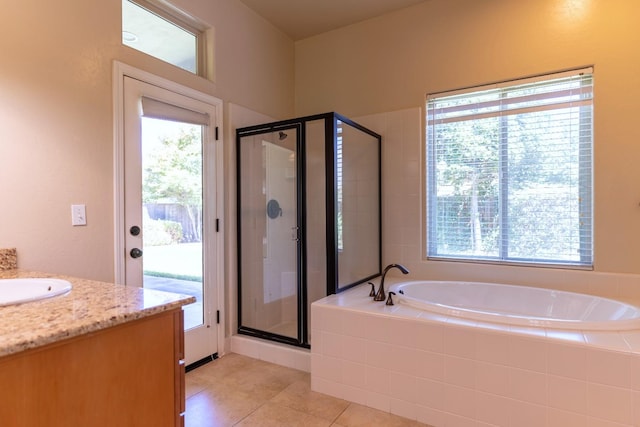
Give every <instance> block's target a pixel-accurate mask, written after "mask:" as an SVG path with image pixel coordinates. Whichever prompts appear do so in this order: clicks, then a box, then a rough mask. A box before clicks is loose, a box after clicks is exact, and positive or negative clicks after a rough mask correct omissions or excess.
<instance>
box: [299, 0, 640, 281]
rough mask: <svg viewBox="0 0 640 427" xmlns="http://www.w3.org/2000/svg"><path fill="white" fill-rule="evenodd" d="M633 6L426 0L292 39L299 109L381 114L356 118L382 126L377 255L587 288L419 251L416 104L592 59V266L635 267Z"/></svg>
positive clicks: (639, 217)
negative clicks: (448, 260)
mask: <svg viewBox="0 0 640 427" xmlns="http://www.w3.org/2000/svg"><path fill="white" fill-rule="evenodd" d="M638 16H640V3H639V2H637V1H635V0H614V1H607V2H603V1H595V0H538V1H528V2H524V1H511V0H484V1H482V2H478V1H476V0H430V1H426V2H424V3H421V4H419V5H417V6H414V7H411V8H407V9H404V10H401V11H398V12H395V13H391V14H388V15H385V16H383V17H379V18H375V19H371V20H368V21H364V22H362V23H359V24H356V25H352V26H349V27H346V28H343V29H339V30H335V31H332V32H329V33H325V34H322V35H319V36H316V37H312V38H308V39H305V40H302V41H299V42H297V43H296V56H295V61H296V67H295V70H296V114H297V115H302V114H309V113H313V112H320V111H325V110H335V111H338V112H340V113H342V114H346V115H347V116H350V117H352V118H356V120H357V118H359V117H365V116H367V117H368V116H374V115H376V114H380V115H381V116H379V117H377V118H376V119H375V120H373V121H371V120H369V121H362V124H364V125H367V124H368V123H369V124H370V125H371V128H372V129H373V130H374V131H377V132H380V133H382V134H383V146H384V148H383V150H384V151H383V158H384V160H383V162H384V164H383V180H384V188H385V191H384V204H385V211H384V212H385V214H386V215H385V218H384V223H383V228H384V230H385V233H384V237H385V239H384V243H383V246H384V254H385V255H384V262H385V263H387V262H397V261H399V260H405V261H406V262H409V263H411V264H412V265H413V267H414V270H415V271H416V272H418V273H419V274H421V275H424V276H428V277H429V276H431V277H433V276H439V277H442V278H481V279H487V278H488V279H493V280H502V281H516V282H523V281H534V280H533V279H534V278H536V277H537V278H540V279H541V280H543V281H545V282H546V283H550V282H557V283H561V282H563V281H566V280H567V277H570V278H571V280H572V281H582V284H583V287H582V289H586V288H588V284H587V283H586V282H585V279H586V280H587V281H589V280H596V279H594V277H595V276H597V274H587V275H585V274H573V273H567V271H566V270H550V269H529V268H521V267H506V268H505V267H499V266H492V265H477V264H464V263H446V262H442V261H426V260H424V259H423V250H422V248H423V244H424V242H423V240H422V238H421V236H422V234H423V231H424V230H423V227H422V215H423V206H424V203H423V198H422V191H423V188H422V187H423V185H422V179H421V176H422V175H421V174H422V170H421V168H422V158H423V155H422V153H423V150H422V145H423V141H424V131H423V123H422V122H423V118H422V116H423V113H422V110H421V109H422V108H423V107H424V100H425V95H426V94H427V93H431V92H438V91H443V90H448V89H455V88H460V87H467V86H473V85H478V84H483V83H489V82H494V81H499V80H505V79H512V78H518V77H524V76H529V75H534V74H539V73H544V72H551V71H557V70H563V69H567V68H574V67H579V66H584V65H591V64H593V65H594V67H595V77H594V79H595V101H594V102H595V123H594V132H595V149H594V152H595V158H594V163H595V173H594V177H595V181H594V186H595V272H596V273H633V274H638V273H640V262H638V259H640V239H639V238H638V236H640V208H639V207H638V206H639V203H640V188H638V183H640V168H638V167H637V159H638V158H640V145H638V142H637V141H639V140H640V128H639V127H638V126H637V125H636V122H637V119H636V111H635V110H636V108H635V105H634V104H635V100H636V99H637V98H638V97H639V96H640V80H639V79H636V78H634V77H633V76H635V75H636V74H638V71H640V54H639V53H638V49H637V46H638V45H639V43H640V32H638V31H637V17H638ZM402 111H404V113H401V112H402ZM385 113H388V114H387V116H386V117H385ZM398 114H399V116H398ZM380 120H382V122H381V121H380ZM398 185H399V186H398ZM398 189H400V190H401V191H397V190H398ZM542 270H544V271H542ZM578 278H579V279H578ZM574 279H575V280H574ZM597 280H600V279H597Z"/></svg>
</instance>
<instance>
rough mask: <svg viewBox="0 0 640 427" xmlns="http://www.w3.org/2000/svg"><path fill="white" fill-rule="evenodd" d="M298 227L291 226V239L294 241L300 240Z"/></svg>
mask: <svg viewBox="0 0 640 427" xmlns="http://www.w3.org/2000/svg"><path fill="white" fill-rule="evenodd" d="M299 232H300V227H291V240H293V241H294V242H299V241H300V233H299Z"/></svg>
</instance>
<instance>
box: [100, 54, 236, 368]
mask: <svg viewBox="0 0 640 427" xmlns="http://www.w3.org/2000/svg"><path fill="white" fill-rule="evenodd" d="M125 77H130V78H133V79H136V80H140V81H142V82H145V83H148V84H150V85H154V86H158V87H160V88H163V89H166V90H169V91H172V92H175V93H178V94H180V95H184V96H187V97H190V98H193V99H196V100H198V101H202V102H205V103H207V104H211V105H213V106H215V107H216V117H215V121H216V127H217V130H216V138H215V141H214V143H215V148H214V153H215V164H214V167H215V180H216V188H215V206H216V208H215V210H216V211H215V215H216V218H217V219H218V222H217V227H216V228H217V232H216V233H215V238H214V239H210V240H209V243H208V244H209V245H215V252H216V258H215V262H216V268H215V271H214V273H213V275H212V277H213V278H214V283H212V284H211V286H212V287H213V288H214V289H212V290H213V292H214V294H215V298H216V300H215V306H214V307H213V309H214V310H217V311H218V313H219V315H218V316H216V317H217V318H218V320H219V321H218V323H217V324H216V325H215V326H216V327H217V329H218V331H217V343H216V344H217V349H218V354H219V355H221V354H222V353H224V348H225V347H224V331H225V317H226V316H225V313H224V301H225V299H224V292H225V290H224V277H225V256H224V212H225V211H224V145H223V141H224V138H223V133H222V130H223V128H224V126H223V123H222V118H223V112H222V107H223V101H222V100H221V99H218V98H215V97H213V96H211V95H207V94H205V93H202V92H200V91H197V90H195V89H192V88H189V87H186V86H183V85H181V84H179V83H176V82H174V81H171V80H168V79H165V78H162V77H159V76H156V75H154V74H151V73H149V72H146V71H143V70H140V69H138V68H135V67H132V66H130V65H127V64H124V63H122V62H119V61H114V63H113V88H112V89H113V125H114V128H113V135H114V144H113V145H114V153H113V155H114V158H113V164H114V170H113V175H114V185H113V198H114V213H113V214H114V230H113V231H114V282H115V283H116V284H125V259H126V244H125V232H126V230H125V228H126V223H125V178H124V177H125V168H124V144H125V138H124V135H125V116H124V114H125V112H124V78H125ZM212 326H213V325H212Z"/></svg>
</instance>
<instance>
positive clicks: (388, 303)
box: [385, 291, 396, 305]
mask: <svg viewBox="0 0 640 427" xmlns="http://www.w3.org/2000/svg"><path fill="white" fill-rule="evenodd" d="M387 294H388V295H389V297H388V298H387V302H385V304H386V305H393V298H391V295H395V294H396V293H395V292H391V291H389V292H387Z"/></svg>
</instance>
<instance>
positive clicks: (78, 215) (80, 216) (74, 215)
mask: <svg viewBox="0 0 640 427" xmlns="http://www.w3.org/2000/svg"><path fill="white" fill-rule="evenodd" d="M71 225H74V226H75V225H87V210H86V208H85V205H71Z"/></svg>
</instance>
